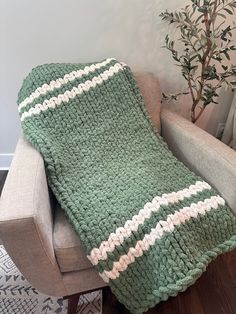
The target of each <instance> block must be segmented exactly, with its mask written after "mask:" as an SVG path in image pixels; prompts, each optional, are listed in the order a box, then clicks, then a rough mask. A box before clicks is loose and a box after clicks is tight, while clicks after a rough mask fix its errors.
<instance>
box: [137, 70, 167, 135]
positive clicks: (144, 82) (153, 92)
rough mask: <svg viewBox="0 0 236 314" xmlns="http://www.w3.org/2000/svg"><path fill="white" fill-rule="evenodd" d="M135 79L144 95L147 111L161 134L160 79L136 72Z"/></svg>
mask: <svg viewBox="0 0 236 314" xmlns="http://www.w3.org/2000/svg"><path fill="white" fill-rule="evenodd" d="M134 78H135V80H136V82H137V84H138V86H139V89H140V91H141V93H142V96H143V99H144V102H145V105H146V108H147V111H148V113H149V115H150V117H151V119H152V121H153V123H154V125H155V126H156V127H157V129H158V130H159V132H161V119H160V111H161V93H160V86H159V81H158V79H157V78H156V77H155V76H154V75H153V74H152V73H148V72H134Z"/></svg>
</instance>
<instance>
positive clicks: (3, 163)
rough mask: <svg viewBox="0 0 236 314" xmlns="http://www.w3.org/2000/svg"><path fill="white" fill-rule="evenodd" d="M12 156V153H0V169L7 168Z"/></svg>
mask: <svg viewBox="0 0 236 314" xmlns="http://www.w3.org/2000/svg"><path fill="white" fill-rule="evenodd" d="M12 158H13V154H0V170H8V169H9V167H10V165H11V161H12Z"/></svg>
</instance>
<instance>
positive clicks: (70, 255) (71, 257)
mask: <svg viewBox="0 0 236 314" xmlns="http://www.w3.org/2000/svg"><path fill="white" fill-rule="evenodd" d="M53 242H54V250H55V254H56V258H57V262H58V265H59V267H60V270H61V271H62V272H69V271H76V270H83V269H88V268H91V267H93V266H92V264H91V262H90V261H89V260H88V259H87V257H86V254H85V253H84V249H83V247H82V243H81V241H80V239H79V237H78V235H77V234H76V232H75V230H74V229H73V227H72V225H71V224H70V223H69V221H68V218H67V217H66V215H65V213H64V211H63V210H62V209H61V208H60V207H59V206H58V208H57V209H56V211H55V221H54V231H53Z"/></svg>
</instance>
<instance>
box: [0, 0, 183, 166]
mask: <svg viewBox="0 0 236 314" xmlns="http://www.w3.org/2000/svg"><path fill="white" fill-rule="evenodd" d="M186 2H188V1H184V0H175V1H163V0H149V1H145V0H116V1H114V0H103V1H98V0H97V1H96V0H60V1H58V0H41V1H32V0H21V1H13V0H0V38H1V43H2V45H1V48H0V154H10V153H13V152H14V148H15V145H16V141H17V138H18V136H19V131H20V125H19V118H18V114H17V107H16V97H17V92H18V90H19V88H20V85H21V82H22V80H23V78H24V77H25V76H26V75H27V73H28V72H29V71H30V70H31V68H32V67H34V66H36V65H38V64H42V63H49V62H90V61H96V60H100V59H103V58H106V57H108V56H112V57H116V58H118V59H120V60H121V61H124V62H126V63H128V64H129V65H130V66H131V67H132V68H133V69H141V70H148V71H152V72H155V73H156V74H157V75H158V76H159V78H160V81H161V86H162V88H163V89H165V90H167V91H168V90H177V89H179V88H182V87H183V80H182V79H181V76H180V73H179V71H178V68H177V67H175V66H173V62H172V60H171V58H170V55H169V54H168V52H167V51H166V50H164V49H162V48H161V46H162V44H163V37H164V35H165V34H166V31H167V28H166V24H165V23H163V22H162V21H161V20H160V18H159V17H158V14H159V13H160V12H161V11H163V10H165V9H166V8H169V9H171V10H174V9H176V8H178V7H182V6H183V5H185V3H186ZM185 101H186V100H185ZM177 107H178V106H177ZM178 108H179V109H180V111H181V112H182V113H183V114H185V115H186V107H185V108H184V107H183V106H180V107H178ZM5 157H6V156H5ZM0 162H1V160H0ZM0 167H1V163H0Z"/></svg>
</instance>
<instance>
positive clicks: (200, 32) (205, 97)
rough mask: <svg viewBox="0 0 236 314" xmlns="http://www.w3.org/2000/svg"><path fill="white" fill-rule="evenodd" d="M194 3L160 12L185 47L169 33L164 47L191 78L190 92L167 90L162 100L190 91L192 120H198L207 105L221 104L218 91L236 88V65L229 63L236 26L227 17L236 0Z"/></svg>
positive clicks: (188, 89)
mask: <svg viewBox="0 0 236 314" xmlns="http://www.w3.org/2000/svg"><path fill="white" fill-rule="evenodd" d="M190 2H191V3H190V4H189V5H187V6H186V7H185V8H182V9H180V10H179V11H176V12H168V11H165V12H163V13H161V14H160V17H161V18H162V19H163V20H164V21H167V22H168V23H169V24H175V26H176V28H177V30H178V31H179V34H180V37H179V38H178V45H179V43H180V46H182V47H181V48H180V49H178V48H176V47H177V44H176V42H175V41H174V40H172V39H171V38H170V36H169V35H166V37H165V45H164V47H165V48H166V49H168V50H169V51H170V52H171V54H172V58H173V59H174V61H175V62H176V65H177V66H179V67H180V69H181V72H182V76H183V77H184V79H185V80H186V81H187V88H186V91H183V92H182V91H181V92H178V93H176V94H170V95H166V94H165V93H163V94H162V96H163V97H162V100H163V101H164V100H177V99H178V98H179V97H180V96H182V95H186V94H190V96H191V101H192V104H191V121H192V122H193V123H195V122H196V121H197V120H198V119H199V118H200V116H201V115H202V114H203V112H204V110H205V108H206V106H207V105H209V104H210V103H217V97H218V93H217V92H218V90H219V89H220V88H221V87H222V86H224V85H228V86H230V88H232V89H233V88H235V87H236V65H229V61H230V58H231V52H232V51H233V50H236V46H235V45H234V43H233V40H232V35H233V31H234V30H235V29H236V26H235V23H229V22H228V20H227V16H229V15H234V14H235V9H236V0H233V1H232V0H231V1H230V0H190ZM225 61H227V64H226V63H225Z"/></svg>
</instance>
